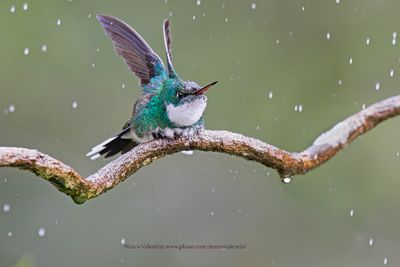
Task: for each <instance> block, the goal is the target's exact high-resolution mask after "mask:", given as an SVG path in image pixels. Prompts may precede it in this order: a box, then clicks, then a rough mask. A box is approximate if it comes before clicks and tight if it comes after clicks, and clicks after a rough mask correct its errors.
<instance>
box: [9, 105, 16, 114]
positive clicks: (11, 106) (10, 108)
mask: <svg viewBox="0 0 400 267" xmlns="http://www.w3.org/2000/svg"><path fill="white" fill-rule="evenodd" d="M14 111H15V106H14V105H10V106H9V107H8V112H10V113H13V112H14Z"/></svg>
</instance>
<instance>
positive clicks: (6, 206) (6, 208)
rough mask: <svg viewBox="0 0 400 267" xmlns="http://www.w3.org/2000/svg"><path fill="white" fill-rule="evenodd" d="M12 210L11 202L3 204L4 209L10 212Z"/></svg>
mask: <svg viewBox="0 0 400 267" xmlns="http://www.w3.org/2000/svg"><path fill="white" fill-rule="evenodd" d="M10 210H11V206H10V204H8V203H6V204H4V205H3V211H4V212H9V211H10Z"/></svg>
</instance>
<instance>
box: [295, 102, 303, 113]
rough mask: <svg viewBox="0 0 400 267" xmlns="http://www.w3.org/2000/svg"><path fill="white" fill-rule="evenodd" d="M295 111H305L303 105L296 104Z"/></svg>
mask: <svg viewBox="0 0 400 267" xmlns="http://www.w3.org/2000/svg"><path fill="white" fill-rule="evenodd" d="M294 111H296V112H302V111H303V105H301V104H300V105H295V106H294Z"/></svg>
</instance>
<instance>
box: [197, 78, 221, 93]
mask: <svg viewBox="0 0 400 267" xmlns="http://www.w3.org/2000/svg"><path fill="white" fill-rule="evenodd" d="M217 82H218V81H215V82H212V83H210V84H207V85H206V86H204V87H203V88H201V89H200V90H198V91H197V92H195V93H194V94H195V95H201V94H204V93H205V92H207V91H208V89H210V88H211V86H213V85H216V84H217Z"/></svg>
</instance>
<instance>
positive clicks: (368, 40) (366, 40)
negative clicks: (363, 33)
mask: <svg viewBox="0 0 400 267" xmlns="http://www.w3.org/2000/svg"><path fill="white" fill-rule="evenodd" d="M370 42H371V38H369V37H367V39H365V44H366V45H369V44H370Z"/></svg>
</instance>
